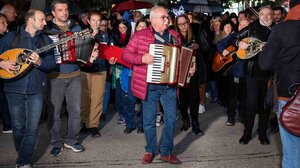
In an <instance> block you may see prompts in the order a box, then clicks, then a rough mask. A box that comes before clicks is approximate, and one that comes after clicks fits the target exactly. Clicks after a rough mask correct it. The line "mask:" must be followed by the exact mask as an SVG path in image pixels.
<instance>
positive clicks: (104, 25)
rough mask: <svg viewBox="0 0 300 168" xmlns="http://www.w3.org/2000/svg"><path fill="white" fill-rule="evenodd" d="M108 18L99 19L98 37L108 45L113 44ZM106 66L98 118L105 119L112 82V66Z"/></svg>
mask: <svg viewBox="0 0 300 168" xmlns="http://www.w3.org/2000/svg"><path fill="white" fill-rule="evenodd" d="M108 26H109V20H108V19H106V18H102V19H101V21H100V34H101V35H100V39H99V42H104V43H107V44H108V45H113V44H114V42H113V38H112V36H113V34H112V32H111V30H110V29H109V28H108ZM106 66H107V71H106V72H107V75H106V82H105V91H104V100H103V107H102V114H101V117H100V120H102V121H106V113H107V109H108V105H109V100H110V91H111V83H112V66H111V65H110V64H106Z"/></svg>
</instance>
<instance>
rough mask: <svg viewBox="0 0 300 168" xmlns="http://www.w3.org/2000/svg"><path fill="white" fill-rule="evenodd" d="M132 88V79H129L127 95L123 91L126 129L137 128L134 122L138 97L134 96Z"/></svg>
mask: <svg viewBox="0 0 300 168" xmlns="http://www.w3.org/2000/svg"><path fill="white" fill-rule="evenodd" d="M130 86H131V77H129V78H128V91H127V93H126V92H124V91H122V96H123V100H124V107H123V110H124V117H125V122H126V128H136V124H135V121H134V114H135V102H136V97H135V96H133V94H132V91H131V88H130Z"/></svg>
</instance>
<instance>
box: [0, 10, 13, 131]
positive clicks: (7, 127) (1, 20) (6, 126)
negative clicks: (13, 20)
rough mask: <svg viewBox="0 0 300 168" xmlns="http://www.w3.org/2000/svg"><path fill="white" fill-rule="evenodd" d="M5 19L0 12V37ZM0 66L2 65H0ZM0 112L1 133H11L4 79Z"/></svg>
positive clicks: (3, 62)
mask: <svg viewBox="0 0 300 168" xmlns="http://www.w3.org/2000/svg"><path fill="white" fill-rule="evenodd" d="M7 25H8V24H7V19H6V16H5V15H4V14H1V13H0V39H1V38H2V37H3V36H4V35H5V34H6V33H7ZM1 62H2V64H5V63H8V64H9V62H7V61H1ZM0 67H2V66H1V65H0ZM0 112H1V113H2V124H3V128H2V133H4V134H7V133H12V126H11V118H10V113H9V110H8V104H7V99H6V97H5V93H4V80H3V79H0Z"/></svg>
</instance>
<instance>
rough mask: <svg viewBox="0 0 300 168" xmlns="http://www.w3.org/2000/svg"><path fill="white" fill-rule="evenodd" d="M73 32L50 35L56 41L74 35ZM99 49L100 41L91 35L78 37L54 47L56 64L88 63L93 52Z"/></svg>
mask: <svg viewBox="0 0 300 168" xmlns="http://www.w3.org/2000/svg"><path fill="white" fill-rule="evenodd" d="M73 34H74V33H73V32H66V33H65V34H59V35H58V34H57V35H50V36H49V37H50V38H51V40H52V41H53V42H54V43H56V42H58V41H60V40H62V39H65V38H67V37H69V36H72V35H73ZM97 49H98V43H96V41H95V39H94V38H91V37H86V36H83V37H77V38H74V39H72V40H69V41H67V42H66V43H63V44H61V45H58V46H56V47H55V48H54V56H55V62H56V64H64V63H70V62H80V63H83V64H86V63H87V62H89V61H91V54H92V52H93V51H96V50H97Z"/></svg>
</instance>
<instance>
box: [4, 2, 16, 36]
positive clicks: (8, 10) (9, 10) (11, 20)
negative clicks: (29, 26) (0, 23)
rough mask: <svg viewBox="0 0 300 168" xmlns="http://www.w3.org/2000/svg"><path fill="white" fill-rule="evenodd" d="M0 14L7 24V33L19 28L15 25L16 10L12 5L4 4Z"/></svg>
mask: <svg viewBox="0 0 300 168" xmlns="http://www.w3.org/2000/svg"><path fill="white" fill-rule="evenodd" d="M0 13H2V14H3V15H5V16H6V19H7V23H8V31H17V30H18V28H19V26H18V23H17V20H16V18H17V11H16V8H15V7H14V6H13V5H12V4H5V5H4V6H3V7H2V8H1V10H0Z"/></svg>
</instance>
